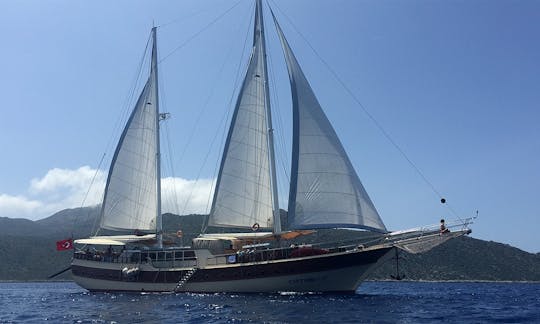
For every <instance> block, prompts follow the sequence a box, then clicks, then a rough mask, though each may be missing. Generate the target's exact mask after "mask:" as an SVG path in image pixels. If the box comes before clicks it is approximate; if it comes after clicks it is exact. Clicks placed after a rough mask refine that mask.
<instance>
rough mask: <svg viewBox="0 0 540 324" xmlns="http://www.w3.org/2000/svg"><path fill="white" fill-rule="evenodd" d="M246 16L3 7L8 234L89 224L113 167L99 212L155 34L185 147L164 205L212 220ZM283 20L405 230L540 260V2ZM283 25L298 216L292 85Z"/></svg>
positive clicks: (0, 138)
mask: <svg viewBox="0 0 540 324" xmlns="http://www.w3.org/2000/svg"><path fill="white" fill-rule="evenodd" d="M236 3H237V2H236V1H225V0H220V1H217V0H216V1H142V0H141V1H127V0H126V1H91V2H83V1H60V0H57V1H47V2H45V1H38V0H36V1H4V0H0V35H1V37H2V40H3V46H2V50H1V51H0V67H1V71H2V75H1V76H0V89H1V93H2V99H3V104H2V105H1V106H0V148H1V153H0V156H1V158H0V216H6V217H13V218H15V217H25V218H30V219H37V218H42V217H46V216H49V215H51V214H52V213H54V212H55V211H58V210H60V209H63V208H68V207H78V206H80V205H81V204H82V203H83V197H84V196H85V195H86V192H87V190H88V186H89V183H90V181H91V179H92V178H93V177H94V175H96V169H97V168H98V164H99V161H100V159H101V156H102V155H103V154H104V153H106V155H105V159H104V163H103V164H102V165H101V169H102V171H100V172H98V173H97V177H96V180H95V183H96V184H95V185H94V186H92V188H93V189H92V190H91V191H90V195H89V197H88V198H87V199H86V201H85V204H92V203H97V202H98V201H99V197H100V195H101V190H102V187H100V186H102V183H103V182H104V178H105V176H104V174H105V169H106V168H107V166H108V163H109V161H110V158H111V155H112V150H113V149H114V142H115V141H116V139H117V138H118V136H119V134H120V128H119V125H121V123H123V121H124V119H123V118H125V112H126V110H127V109H129V105H128V104H127V102H128V101H127V99H126V98H129V97H130V96H129V94H130V93H131V92H132V89H133V88H134V86H133V83H134V80H135V77H136V73H137V71H138V67H139V64H140V61H141V57H142V55H143V52H144V47H145V44H146V41H147V39H148V36H149V32H150V28H151V27H152V24H153V23H155V24H156V25H157V26H162V27H160V28H159V29H158V38H159V44H158V47H159V56H160V58H161V60H162V61H161V63H160V88H161V89H160V90H161V103H162V110H163V111H168V112H171V114H172V118H171V119H170V120H168V121H167V123H166V125H165V127H164V131H162V134H163V137H167V138H168V139H170V143H169V141H166V138H163V143H164V145H163V146H164V155H165V165H164V168H163V171H164V177H166V178H168V184H167V185H165V188H166V190H169V191H170V192H171V193H170V194H166V195H165V196H166V197H169V198H168V199H170V196H171V195H172V192H176V195H178V196H180V198H178V199H176V200H177V203H172V202H171V203H170V204H169V205H168V206H169V207H170V208H171V209H172V211H175V212H183V211H188V212H191V211H201V210H204V209H205V208H206V205H207V203H208V197H209V191H210V188H211V182H212V179H213V178H214V177H215V168H216V165H217V163H218V160H219V158H220V154H221V153H220V145H222V137H223V136H222V134H223V133H224V131H225V130H224V123H223V120H224V119H226V118H227V116H228V112H230V109H231V102H234V97H233V96H232V93H234V92H235V91H236V90H237V86H236V85H237V82H238V81H237V80H238V77H237V75H238V73H239V71H242V69H243V68H244V67H245V64H246V53H247V48H246V46H244V45H245V40H246V37H248V43H249V42H250V38H249V37H251V34H249V33H251V27H250V25H249V24H250V22H251V16H252V6H253V2H252V1H240V2H239V3H238V5H236V6H234V5H235V4H236ZM271 5H272V6H273V7H274V11H275V12H276V15H277V17H278V19H279V20H280V22H281V25H282V28H283V29H284V32H285V34H286V36H287V37H288V39H289V42H290V43H291V45H292V48H293V51H295V53H296V55H297V57H298V59H299V61H300V64H301V65H302V68H303V69H304V71H305V73H306V75H307V77H308V79H309V80H310V82H311V85H312V87H313V88H314V90H315V92H316V94H317V96H318V99H319V101H320V102H321V105H322V106H323V108H324V109H325V111H326V113H327V115H328V117H329V119H330V120H331V121H332V122H333V124H334V127H335V128H336V131H337V133H338V135H339V136H340V138H341V140H342V142H343V144H344V146H345V148H346V150H347V151H348V152H349V156H350V158H351V160H352V162H353V164H354V165H355V167H356V169H357V173H358V174H359V176H360V178H361V179H362V182H363V183H364V186H365V187H366V189H367V191H368V192H369V194H370V196H371V198H372V200H373V201H374V203H375V205H376V207H377V209H378V210H379V213H380V214H381V216H382V218H383V220H384V222H385V224H386V225H387V227H388V228H389V229H392V230H398V229H404V228H411V227H415V226H420V225H425V224H433V223H436V222H437V221H438V220H439V219H440V218H441V217H444V218H446V219H455V218H456V217H457V216H459V217H461V218H465V217H470V216H473V215H474V214H475V211H476V210H478V211H479V215H480V217H479V218H478V219H477V221H476V224H475V225H474V226H473V234H472V235H473V237H477V238H480V239H485V240H493V241H498V242H503V243H508V244H511V245H513V246H516V247H519V248H521V249H524V250H527V251H530V252H540V243H539V242H540V241H539V240H538V239H537V238H536V236H537V231H538V229H537V228H538V227H539V225H540V212H539V208H538V206H537V204H538V198H537V197H538V194H539V193H540V189H539V188H540V171H538V166H540V127H539V123H540V109H539V108H540V107H539V103H540V64H539V62H540V45H539V43H538V39H540V2H538V1H458V0H455V1H353V0H342V1H339V0H336V1H329V0H327V1H322V0H321V1H307V0H298V1H283V0H275V1H273V2H271ZM233 6H234V8H233V9H231V10H230V11H229V12H228V13H227V14H225V15H223V16H222V17H221V18H219V19H218V20H217V21H216V22H215V23H214V24H211V25H210V26H208V25H209V24H210V22H211V21H213V20H215V19H216V18H217V17H220V15H222V14H223V13H224V12H226V11H227V10H228V9H230V8H231V7H233ZM291 22H292V23H293V24H294V25H292V24H291ZM266 23H267V34H268V36H267V41H268V42H269V44H268V54H269V58H270V64H271V65H272V66H271V77H272V80H273V81H274V82H273V84H274V85H273V86H271V91H273V94H272V101H273V103H274V108H275V112H274V124H275V126H276V130H277V131H278V132H279V134H280V135H278V142H279V143H280V145H278V147H277V154H278V155H279V156H281V157H280V158H279V161H278V166H279V167H278V169H279V176H280V181H279V183H280V186H279V188H280V190H281V192H282V193H281V195H280V198H281V200H282V202H281V206H282V207H284V206H286V202H285V200H286V198H287V192H286V191H287V183H288V182H287V181H288V180H287V176H286V171H284V169H285V170H286V169H287V168H289V165H290V161H289V160H290V158H288V157H287V155H288V154H290V140H288V138H289V136H290V133H291V132H290V117H289V115H290V99H288V96H289V85H288V79H287V75H286V68H285V66H284V62H283V58H282V54H281V49H280V47H279V44H278V42H277V40H276V35H275V31H274V27H273V26H272V25H271V24H270V23H271V21H270V19H269V17H267V18H266ZM201 30H202V32H201ZM297 30H298V31H300V33H301V35H302V36H300V35H299V34H298V33H297ZM304 38H305V39H307V40H308V41H309V43H310V44H311V45H312V46H313V48H315V50H316V51H317V53H318V55H319V56H320V57H322V58H323V59H324V60H325V61H326V62H327V63H328V64H329V66H330V67H331V68H332V70H333V71H335V73H337V74H338V75H339V77H340V78H341V79H342V80H343V82H344V83H345V84H346V85H347V87H348V88H349V89H350V90H351V91H352V93H354V95H355V96H356V98H358V100H359V101H360V102H361V103H362V104H363V106H364V107H365V108H366V109H367V110H368V111H369V113H370V114H371V115H372V116H373V117H374V118H375V119H376V120H377V121H378V123H379V124H380V125H382V127H383V128H384V129H385V130H386V132H387V133H388V134H389V135H390V136H391V137H392V139H393V140H394V141H395V142H396V143H397V144H398V145H399V146H400V147H401V149H402V150H403V151H404V152H405V153H406V154H407V156H408V157H409V158H410V159H411V160H412V161H413V162H414V164H415V165H416V167H417V168H418V169H420V170H421V171H422V173H423V174H424V175H425V176H426V178H427V179H429V181H430V182H431V183H432V184H433V185H434V187H435V188H436V190H437V191H438V192H440V193H441V195H442V196H444V197H445V198H446V199H447V201H448V205H449V206H450V207H451V208H452V209H453V210H454V211H455V212H456V214H457V216H456V214H454V213H453V212H452V211H451V210H449V209H448V208H447V207H448V206H446V205H442V204H441V203H440V202H439V197H437V195H436V194H435V193H434V192H433V190H432V189H431V187H430V186H429V185H428V184H426V183H425V182H424V181H423V179H422V178H421V177H420V176H419V175H418V174H417V173H416V171H415V170H414V168H412V167H411V165H410V164H409V163H408V162H407V161H406V160H405V159H404V158H403V157H402V156H401V154H400V153H399V152H398V151H397V150H396V149H395V148H394V147H393V146H392V144H391V143H390V142H389V141H388V140H387V139H386V138H385V137H384V135H383V134H382V133H381V132H380V131H379V130H378V129H377V127H376V126H375V125H374V123H373V122H372V121H371V120H370V119H369V118H368V117H367V116H366V114H365V112H364V111H363V110H362V108H361V107H359V106H358V104H357V103H356V102H355V100H354V99H353V98H351V96H350V95H349V94H348V93H347V91H345V90H344V89H343V87H341V85H340V84H339V83H338V82H337V81H336V80H335V79H334V78H333V76H332V73H331V72H329V71H328V69H327V68H326V67H325V66H324V64H322V63H321V61H320V60H319V58H318V57H317V55H315V54H314V53H313V51H312V50H311V49H310V47H309V45H308V44H307V43H306V41H305V40H304ZM169 54H170V55H169ZM214 138H217V140H214ZM169 148H170V150H169ZM182 152H185V153H184V154H182ZM173 170H174V172H173ZM172 177H175V178H176V181H172ZM197 179H200V180H198V181H197ZM173 182H174V183H175V184H176V189H175V190H172V189H171V187H172V184H173ZM185 201H189V203H187V204H186V203H185Z"/></svg>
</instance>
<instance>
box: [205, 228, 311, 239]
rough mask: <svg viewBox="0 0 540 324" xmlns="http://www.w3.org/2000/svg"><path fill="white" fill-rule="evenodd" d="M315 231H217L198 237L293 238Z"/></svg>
mask: <svg viewBox="0 0 540 324" xmlns="http://www.w3.org/2000/svg"><path fill="white" fill-rule="evenodd" d="M311 233H315V231H313V230H302V231H286V232H282V233H281V234H278V235H275V234H274V233H272V232H254V233H217V234H201V235H200V236H199V237H198V238H197V239H201V240H242V241H248V240H271V239H274V238H276V237H277V236H279V237H280V238H281V239H285V240H291V239H293V238H295V237H298V236H302V235H308V234H311Z"/></svg>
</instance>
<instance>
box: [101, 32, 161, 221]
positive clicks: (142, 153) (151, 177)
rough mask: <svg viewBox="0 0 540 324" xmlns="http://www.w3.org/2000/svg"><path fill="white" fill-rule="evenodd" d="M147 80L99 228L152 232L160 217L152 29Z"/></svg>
mask: <svg viewBox="0 0 540 324" xmlns="http://www.w3.org/2000/svg"><path fill="white" fill-rule="evenodd" d="M152 34H153V46H152V58H151V69H150V76H149V77H148V80H147V81H146V84H145V86H144V88H143V90H142V92H141V94H140V96H139V98H138V100H137V103H136V105H135V107H134V108H133V111H132V113H131V115H130V117H129V120H128V122H127V125H126V126H125V128H124V131H123V132H122V136H121V138H120V141H119V143H118V145H117V147H116V151H115V153H114V157H113V159H112V163H111V167H110V169H109V176H108V178H107V185H106V187H105V196H104V198H103V204H102V210H101V228H105V229H112V230H140V231H156V229H158V230H159V224H156V219H157V216H158V215H159V213H160V210H159V209H160V203H159V199H160V194H159V191H160V186H159V181H160V175H159V125H158V123H159V110H158V92H157V91H158V89H157V49H156V38H155V28H154V29H153V30H152Z"/></svg>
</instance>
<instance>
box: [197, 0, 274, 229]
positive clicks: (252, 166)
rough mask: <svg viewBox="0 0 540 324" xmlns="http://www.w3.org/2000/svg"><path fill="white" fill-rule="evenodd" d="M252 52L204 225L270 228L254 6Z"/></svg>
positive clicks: (263, 70)
mask: <svg viewBox="0 0 540 324" xmlns="http://www.w3.org/2000/svg"><path fill="white" fill-rule="evenodd" d="M256 12H257V13H256V19H255V36H254V40H253V51H252V54H251V58H250V62H249V66H248V70H247V73H246V76H245V79H244V82H243V84H242V88H241V89H240V93H239V96H238V99H237V102H236V106H235V110H234V114H233V117H232V121H231V125H230V128H229V133H228V135H227V141H226V143H225V149H224V152H223V157H222V160H221V166H220V171H219V176H218V180H217V184H216V189H215V192H214V200H213V203H212V209H211V212H210V215H209V218H208V225H209V226H219V227H237V228H251V227H252V226H253V225H254V224H258V225H259V227H261V228H270V227H272V226H273V217H272V210H273V208H272V194H271V192H272V190H271V184H270V182H271V178H270V167H269V158H268V157H269V150H268V126H267V119H266V118H267V116H266V105H267V100H266V84H265V83H266V80H267V76H266V67H265V63H264V60H265V58H264V48H263V47H264V42H263V38H262V37H261V26H262V21H261V19H262V18H261V16H260V14H261V11H260V7H259V6H258V5H257V11H256Z"/></svg>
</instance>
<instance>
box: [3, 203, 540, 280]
mask: <svg viewBox="0 0 540 324" xmlns="http://www.w3.org/2000/svg"><path fill="white" fill-rule="evenodd" d="M98 215H99V208H98V207H84V208H76V209H66V210H62V211H60V212H58V213H56V214H54V215H52V216H50V217H48V218H45V219H41V220H38V221H31V220H28V219H13V218H7V217H0V260H2V262H0V280H44V279H46V278H47V277H48V276H49V275H51V274H53V273H56V272H57V271H60V270H62V269H65V268H66V267H68V266H69V264H70V259H71V255H72V254H71V251H62V252H58V251H56V244H55V242H56V241H59V240H62V239H65V238H69V237H72V236H73V237H75V238H79V237H88V236H90V235H91V234H95V231H94V230H93V229H95V228H96V227H97V226H96V225H97V219H98ZM281 217H282V224H286V222H287V213H286V212H285V211H282V213H281ZM203 219H204V215H186V216H178V215H174V214H164V216H163V222H164V225H163V228H164V229H165V233H166V236H165V237H166V239H169V240H176V241H179V240H180V239H178V238H177V237H176V235H175V233H176V231H177V230H178V229H182V231H183V233H184V237H183V243H185V244H189V242H191V239H192V238H193V237H195V236H196V235H198V234H199V232H200V229H201V226H202V221H203ZM100 234H104V233H103V232H100ZM352 235H358V233H357V232H356V233H352V232H351V231H345V230H334V231H328V230H326V231H325V230H322V231H318V232H317V233H315V234H313V235H311V237H309V236H308V237H304V238H302V239H301V240H302V241H301V242H302V243H309V242H311V241H317V240H323V239H326V240H328V239H333V240H347V239H349V238H350V237H351V236H352ZM177 243H179V242H177ZM398 266H399V277H404V278H405V279H407V280H478V281H480V280H486V281H540V253H536V254H533V253H528V252H525V251H522V250H520V249H518V248H515V247H512V246H509V245H507V244H502V243H497V242H492V241H483V240H479V239H475V238H472V237H460V238H457V239H454V240H450V241H449V242H447V243H445V244H442V245H440V246H438V247H436V248H434V249H433V250H431V251H429V252H427V253H423V254H409V253H406V252H404V251H399V252H398ZM397 274H398V273H397V272H396V258H395V257H394V258H393V259H391V260H389V261H388V262H386V263H385V264H383V265H382V266H381V267H380V268H379V269H378V270H377V271H375V272H374V273H373V274H372V275H371V277H370V278H369V279H372V280H387V279H391V278H392V276H394V277H395V276H396V275H397ZM57 278H60V279H69V272H68V273H66V274H64V275H62V276H60V277H57Z"/></svg>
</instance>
